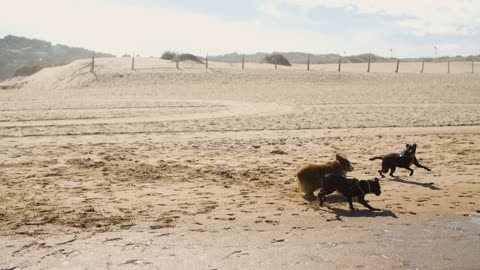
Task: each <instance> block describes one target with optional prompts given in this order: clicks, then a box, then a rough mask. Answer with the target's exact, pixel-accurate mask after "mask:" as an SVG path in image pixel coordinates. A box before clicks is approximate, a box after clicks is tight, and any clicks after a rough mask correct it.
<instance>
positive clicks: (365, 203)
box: [358, 196, 380, 211]
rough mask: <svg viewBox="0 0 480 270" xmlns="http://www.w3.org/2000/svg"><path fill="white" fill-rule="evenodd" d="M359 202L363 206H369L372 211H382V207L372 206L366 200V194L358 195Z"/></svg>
mask: <svg viewBox="0 0 480 270" xmlns="http://www.w3.org/2000/svg"><path fill="white" fill-rule="evenodd" d="M358 202H359V203H361V204H362V205H363V206H365V207H367V208H368V209H369V210H370V211H380V209H377V208H373V207H372V206H370V204H368V203H367V201H365V196H358Z"/></svg>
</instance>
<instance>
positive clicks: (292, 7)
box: [0, 0, 480, 58]
mask: <svg viewBox="0 0 480 270" xmlns="http://www.w3.org/2000/svg"><path fill="white" fill-rule="evenodd" d="M0 7H2V14H1V16H0V38H1V37H3V36H6V35H17V36H23V37H27V38H36V39H42V40H47V41H50V42H52V43H53V44H64V45H68V46H75V47H82V48H86V49H91V50H95V51H100V52H106V53H112V54H115V55H123V54H139V55H142V56H160V55H161V54H162V53H163V52H165V51H167V50H171V51H175V52H179V53H193V54H196V55H201V56H204V55H206V54H209V55H219V54H225V53H232V52H237V53H247V54H248V53H255V52H275V51H276V52H308V53H313V54H325V53H338V54H341V55H355V54H362V53H374V54H376V55H380V56H385V57H390V56H393V57H401V58H407V57H435V56H436V55H437V56H456V55H472V54H474V55H478V54H480V0H241V1H240V0H96V1H95V0H81V1H80V0H0ZM435 48H436V49H435Z"/></svg>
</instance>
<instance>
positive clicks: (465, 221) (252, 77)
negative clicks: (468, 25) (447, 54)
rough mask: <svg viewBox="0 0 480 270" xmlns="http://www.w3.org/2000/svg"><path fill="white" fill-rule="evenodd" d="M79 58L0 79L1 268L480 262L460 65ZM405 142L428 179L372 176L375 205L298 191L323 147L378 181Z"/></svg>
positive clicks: (469, 99)
mask: <svg viewBox="0 0 480 270" xmlns="http://www.w3.org/2000/svg"><path fill="white" fill-rule="evenodd" d="M89 61H90V60H80V61H75V62H73V63H71V64H69V65H66V66H59V67H54V68H48V69H44V70H42V71H40V72H39V73H37V74H34V75H32V76H31V77H27V78H21V79H12V80H10V81H4V82H1V83H0V85H2V86H4V87H2V88H0V149H1V151H0V269H174V268H178V269H186V268H189V269H253V268H256V269H294V268H295V269H319V268H320V269H478V268H479V267H480V257H479V256H478V254H480V241H479V240H480V199H479V194H480V179H479V176H480V73H473V74H472V73H469V70H470V69H469V68H470V67H469V66H468V63H467V64H458V65H459V66H453V65H452V67H451V68H452V73H451V74H447V73H446V64H445V63H428V64H426V67H425V72H424V73H423V74H420V73H419V69H420V66H421V63H405V65H403V63H402V66H400V71H399V73H398V74H396V73H394V70H395V63H385V64H382V63H375V64H372V69H371V71H372V72H370V73H366V72H365V70H366V64H343V65H342V68H343V70H344V72H340V73H339V72H336V67H337V66H336V65H312V66H311V70H310V71H306V70H305V65H293V66H292V67H279V68H278V69H277V70H275V69H274V68H273V66H272V65H268V64H253V63H246V69H245V70H242V69H241V64H239V63H233V64H228V63H214V62H213V63H210V65H209V69H205V67H204V66H203V65H199V64H194V63H181V69H180V70H177V69H175V63H172V62H169V61H163V60H158V59H153V58H139V59H136V62H135V63H136V69H135V70H131V69H130V64H131V62H130V61H131V59H129V58H116V59H97V60H96V64H95V73H92V72H90V67H89V66H88V63H89ZM453 70H455V72H453ZM476 70H480V67H478V68H477V67H476ZM7 86H8V87H7ZM1 89H3V90H1ZM407 143H416V144H417V145H418V149H417V158H418V159H419V161H420V163H421V164H423V165H426V166H428V167H430V168H431V169H432V171H431V172H428V171H426V170H423V169H421V168H415V166H412V168H413V169H414V170H415V173H414V174H413V175H412V176H409V174H408V171H407V170H404V169H397V171H396V173H395V174H396V175H397V177H395V178H393V177H390V176H387V177H385V178H382V179H381V180H380V184H381V187H382V194H381V195H380V196H378V197H377V196H375V195H373V194H369V195H367V196H366V199H367V200H368V201H369V203H370V204H371V205H372V206H374V207H376V208H380V209H382V211H379V212H370V211H368V209H366V208H365V207H363V206H362V205H360V204H358V203H357V202H356V201H355V202H354V205H355V207H356V208H358V211H354V212H351V211H349V207H348V202H347V201H346V200H345V198H344V197H343V196H341V195H338V194H334V195H330V196H329V197H328V198H327V202H328V203H327V204H326V205H325V206H324V207H320V206H319V205H318V202H309V201H306V200H305V199H304V198H303V197H302V195H303V194H302V193H301V192H300V191H299V190H298V188H297V186H296V183H295V172H296V170H297V169H298V168H299V167H300V166H301V165H302V164H305V163H321V162H326V161H330V160H333V159H334V158H335V154H337V153H341V154H343V155H346V156H347V157H348V159H349V160H350V161H351V162H352V164H353V167H354V170H353V171H352V172H351V173H350V174H349V176H352V177H356V178H359V179H373V178H374V177H380V176H379V174H378V172H377V170H379V169H380V167H381V161H379V160H375V161H370V160H369V158H371V157H373V156H376V155H384V154H388V153H396V152H398V153H399V152H401V151H402V150H403V149H404V148H405V144H407Z"/></svg>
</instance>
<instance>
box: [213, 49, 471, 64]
mask: <svg viewBox="0 0 480 270" xmlns="http://www.w3.org/2000/svg"><path fill="white" fill-rule="evenodd" d="M274 54H281V55H283V56H284V57H285V58H286V59H287V60H288V61H289V62H290V63H292V64H304V63H306V62H307V59H308V56H309V55H310V63H312V64H332V63H338V59H339V58H340V55H339V54H308V53H303V52H274ZM269 55H271V53H264V52H258V53H255V54H245V61H246V62H262V60H264V59H265V58H266V57H267V56H269ZM369 58H370V61H372V62H394V61H397V60H398V58H386V57H381V56H377V55H374V54H370V53H367V54H360V55H351V56H342V62H343V63H366V62H368V59H369ZM209 59H210V60H211V61H218V62H227V63H239V62H242V54H238V53H230V54H225V55H217V56H209ZM423 59H424V60H425V61H426V62H433V61H472V60H473V61H480V55H476V56H455V57H438V58H405V59H401V61H408V62H418V61H422V60H423Z"/></svg>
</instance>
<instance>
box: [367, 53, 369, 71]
mask: <svg viewBox="0 0 480 270" xmlns="http://www.w3.org/2000/svg"><path fill="white" fill-rule="evenodd" d="M367 72H370V56H369V57H368V68H367Z"/></svg>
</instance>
